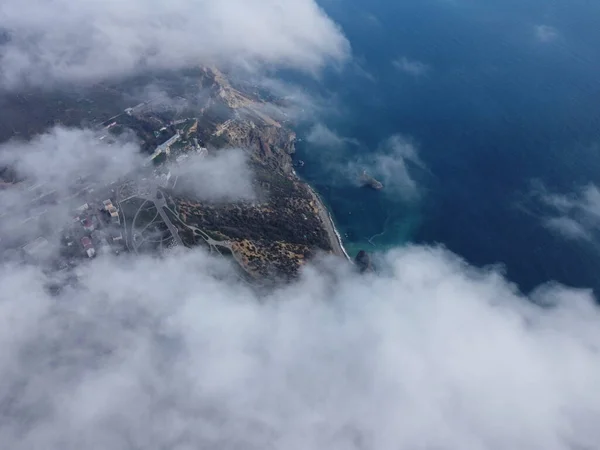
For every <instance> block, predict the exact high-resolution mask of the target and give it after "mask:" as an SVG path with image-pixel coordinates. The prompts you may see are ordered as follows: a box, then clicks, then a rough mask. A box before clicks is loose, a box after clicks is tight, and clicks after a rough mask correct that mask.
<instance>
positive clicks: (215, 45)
mask: <svg viewBox="0 0 600 450" xmlns="http://www.w3.org/2000/svg"><path fill="white" fill-rule="evenodd" d="M0 29H4V30H6V31H7V32H8V36H9V39H8V42H7V43H4V44H3V45H2V47H0V85H4V86H5V87H6V86H8V87H15V86H20V85H22V84H23V83H29V84H36V85H37V84H42V85H47V84H48V83H51V82H53V81H62V82H94V81H98V80H102V79H105V78H111V77H118V76H122V75H128V74H131V73H134V72H137V71H140V70H147V69H156V68H159V69H165V68H168V69H173V68H181V67H186V66H193V65H198V64H242V65H246V66H247V65H256V64H267V65H270V64H273V65H278V66H285V67H292V68H299V69H303V70H307V71H314V70H318V69H319V68H320V67H322V66H323V65H324V64H326V63H327V62H329V61H341V60H343V59H344V58H345V57H346V56H347V55H348V53H349V44H348V42H347V40H346V39H345V38H344V36H343V34H342V33H341V31H340V29H339V28H338V27H337V26H336V25H335V24H334V23H333V22H332V21H331V20H330V19H329V17H328V16H327V15H326V14H325V13H324V12H323V11H322V10H321V9H320V8H319V6H318V5H317V4H316V3H315V1H314V0H221V1H216V0H173V1H169V2H165V1H156V0H126V1H116V0H89V1H85V2H81V1H78V0H53V1H51V2H49V1H46V0H31V1H29V2H28V3H27V5H24V4H23V3H22V2H20V1H18V0H4V1H3V2H2V3H1V4H0Z"/></svg>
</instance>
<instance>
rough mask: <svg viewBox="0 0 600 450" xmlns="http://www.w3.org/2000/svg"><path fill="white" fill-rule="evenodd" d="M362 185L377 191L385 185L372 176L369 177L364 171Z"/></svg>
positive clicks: (361, 179) (361, 178) (361, 177)
mask: <svg viewBox="0 0 600 450" xmlns="http://www.w3.org/2000/svg"><path fill="white" fill-rule="evenodd" d="M360 184H362V185H363V186H365V187H370V188H371V189H375V190H376V191H379V190H381V189H383V184H381V182H380V181H378V180H376V179H375V178H373V177H372V176H371V175H369V174H368V173H367V171H366V170H365V171H363V173H362V174H361V176H360Z"/></svg>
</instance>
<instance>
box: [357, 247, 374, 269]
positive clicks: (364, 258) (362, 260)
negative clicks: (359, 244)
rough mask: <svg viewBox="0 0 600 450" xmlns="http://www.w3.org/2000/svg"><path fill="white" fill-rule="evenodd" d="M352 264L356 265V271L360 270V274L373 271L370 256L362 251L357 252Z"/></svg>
mask: <svg viewBox="0 0 600 450" xmlns="http://www.w3.org/2000/svg"><path fill="white" fill-rule="evenodd" d="M354 262H355V263H356V266H357V267H358V270H360V273H365V272H371V271H372V270H373V262H372V261H371V256H370V255H369V254H368V253H367V252H365V251H364V250H361V251H359V252H358V254H357V255H356V258H354Z"/></svg>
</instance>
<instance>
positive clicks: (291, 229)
mask: <svg viewBox="0 0 600 450" xmlns="http://www.w3.org/2000/svg"><path fill="white" fill-rule="evenodd" d="M207 73H211V72H207ZM214 80H215V83H216V84H217V86H215V88H216V89H215V90H216V92H217V95H216V96H215V97H214V98H213V99H212V101H213V102H214V103H213V104H212V105H211V106H210V107H209V108H207V109H206V110H205V114H206V115H208V116H209V118H210V115H211V111H212V110H215V109H216V110H217V111H221V110H222V108H223V106H225V107H227V108H229V109H230V110H231V111H230V114H229V117H230V118H228V119H227V120H225V121H224V122H223V121H221V122H219V121H215V122H214V125H213V126H212V127H211V126H209V127H206V126H205V127H204V128H202V129H199V130H198V132H197V134H198V138H199V139H200V140H203V141H206V142H208V143H209V144H211V143H213V144H214V143H215V141H217V142H218V149H215V151H227V149H228V148H233V147H235V148H243V149H246V150H248V151H249V152H250V154H251V166H252V169H253V173H254V175H255V179H254V183H255V188H256V189H257V191H258V192H260V193H261V194H262V196H261V198H262V200H260V201H258V202H255V203H249V202H239V203H235V204H209V203H207V202H199V201H197V200H194V199H193V198H189V197H186V196H181V195H178V194H177V193H171V194H170V199H169V200H170V201H171V202H172V204H173V206H174V208H175V209H176V210H177V212H178V215H179V217H180V218H181V220H180V221H177V223H178V225H177V226H178V227H179V229H180V232H181V235H182V237H183V239H184V242H185V243H186V245H189V246H193V245H197V244H198V243H201V242H202V239H198V236H197V234H195V233H194V231H193V230H194V228H199V229H202V230H203V231H204V232H206V233H208V234H209V235H211V236H216V240H223V241H227V243H228V250H229V251H230V252H231V253H232V254H233V256H234V257H235V259H236V261H238V263H240V264H241V265H242V266H243V267H244V269H245V270H246V271H247V272H248V273H250V274H251V275H253V276H258V277H263V276H269V275H278V276H284V277H291V276H294V275H295V274H296V273H297V271H298V269H299V268H300V267H301V266H302V265H303V264H304V263H305V262H306V261H307V260H309V259H310V258H311V257H313V256H314V255H315V254H316V253H317V252H318V251H324V252H328V253H334V254H338V255H340V256H341V255H343V251H342V249H341V246H340V244H339V242H338V240H337V237H336V235H335V232H334V230H333V227H332V224H331V223H330V220H329V217H328V216H327V215H326V214H323V211H325V208H324V206H323V205H322V204H321V202H320V200H319V198H318V197H317V196H316V195H315V194H314V193H313V192H312V190H311V189H310V188H309V187H308V186H307V185H306V184H305V183H304V182H303V181H301V180H300V179H299V178H298V177H297V176H296V174H295V173H294V171H293V170H292V159H291V155H292V154H293V153H294V142H295V139H296V136H295V134H294V133H293V132H292V131H291V130H289V129H288V128H286V127H284V126H283V125H282V124H281V123H279V122H278V121H276V120H274V119H272V118H271V117H269V116H268V115H266V114H265V113H264V112H263V108H262V102H261V101H260V100H256V99H252V98H251V97H249V96H246V95H245V94H243V93H241V92H239V91H237V90H236V89H234V88H233V87H231V85H229V83H227V82H226V81H223V80H224V78H223V76H222V75H221V74H220V73H219V72H216V75H214ZM201 120H202V119H201ZM210 122H211V120H205V123H210Z"/></svg>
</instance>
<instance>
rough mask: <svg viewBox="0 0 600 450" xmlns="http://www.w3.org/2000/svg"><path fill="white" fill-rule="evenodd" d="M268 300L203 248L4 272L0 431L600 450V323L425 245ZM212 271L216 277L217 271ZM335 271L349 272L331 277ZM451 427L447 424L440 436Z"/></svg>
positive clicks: (74, 441) (78, 441)
mask: <svg viewBox="0 0 600 450" xmlns="http://www.w3.org/2000/svg"><path fill="white" fill-rule="evenodd" d="M387 261H388V264H389V267H388V269H387V270H386V271H385V273H384V274H381V275H377V276H375V275H373V276H367V277H357V276H356V275H355V274H354V272H352V271H350V270H348V268H346V267H343V266H342V263H341V262H337V261H333V260H330V261H329V262H327V263H325V264H321V265H320V266H319V269H318V270H317V269H316V268H314V269H309V270H308V271H307V273H306V274H305V275H304V277H303V278H302V279H301V280H300V281H299V282H297V283H295V284H292V285H288V286H285V287H282V288H280V289H278V290H276V291H275V292H273V293H270V294H262V295H259V294H257V293H255V292H253V291H252V289H250V288H249V287H247V286H245V285H243V284H240V282H236V281H234V280H235V277H233V275H232V274H231V273H230V271H229V269H228V268H227V266H226V265H225V264H224V263H223V262H222V261H220V260H215V259H210V258H209V257H208V256H206V255H205V254H204V253H202V252H201V251H198V252H187V253H183V254H177V255H173V256H169V257H166V258H164V259H152V258H145V257H140V258H136V259H131V260H129V259H126V258H120V259H116V260H111V259H108V258H103V259H97V260H95V261H93V262H92V263H90V264H89V265H86V266H84V267H82V268H81V269H80V283H79V285H78V286H73V287H71V288H67V289H64V290H63V291H62V292H61V293H60V294H58V295H57V296H51V295H49V294H48V293H47V292H46V291H45V289H44V283H45V282H46V280H47V276H46V275H44V274H43V273H41V272H40V271H38V270H37V269H35V268H30V267H11V266H6V265H4V266H2V268H1V269H0V283H2V286H3V289H2V291H1V292H0V320H1V321H2V326H1V327H0V349H2V350H1V351H0V399H2V402H1V403H0V404H1V406H0V413H1V414H2V424H1V425H0V439H1V441H2V442H3V444H4V445H5V446H6V447H7V448H11V449H12V450H20V449H30V448H36V447H40V446H42V447H44V448H49V449H54V448H61V449H76V448H86V449H89V450H94V449H105V448H109V447H110V448H111V449H114V450H121V449H128V448H132V447H135V448H147V449H154V448H174V449H179V448H181V449H183V448H197V447H215V448H216V447H218V448H242V447H243V448H257V449H258V448H276V449H280V448H281V449H284V448H285V449H289V448H302V449H322V448H325V447H327V448H332V449H357V450H358V449H392V448H394V449H396V448H417V447H419V448H437V449H454V448H470V449H506V448H551V449H557V450H558V449H570V448H591V447H593V446H594V445H595V443H596V442H597V441H598V439H599V438H600V434H599V431H598V429H597V427H596V424H597V421H598V419H600V417H599V414H600V412H599V411H600V394H599V393H598V390H597V389H595V387H596V384H597V380H598V378H599V377H600V359H599V358H598V354H597V353H598V348H600V331H599V329H598V327H597V323H598V320H600V315H599V314H598V309H597V307H596V306H594V305H593V300H592V298H591V297H590V296H589V294H588V293H587V292H583V291H572V290H566V289H564V288H560V287H556V286H546V287H544V288H541V289H539V290H538V291H536V292H535V293H534V294H533V296H532V300H534V301H536V302H537V303H540V304H545V305H547V307H546V308H545V309H542V308H540V307H536V306H534V304H533V303H530V302H528V299H527V298H524V297H522V296H520V295H519V294H518V293H516V292H515V290H514V287H513V286H512V285H511V284H508V283H507V282H506V281H505V280H504V279H503V278H502V276H501V275H499V274H498V273H496V272H493V271H487V272H486V271H481V270H477V269H474V268H472V267H468V266H466V265H465V264H464V263H462V262H461V261H459V260H457V259H456V258H455V257H453V256H452V255H450V254H448V253H446V252H443V251H440V250H433V249H428V248H419V247H410V248H405V249H403V250H398V251H396V252H394V253H392V254H391V255H389V256H388V258H387ZM211 273H212V275H211ZM333 274H335V275H333ZM432 430H434V431H435V432H432Z"/></svg>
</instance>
